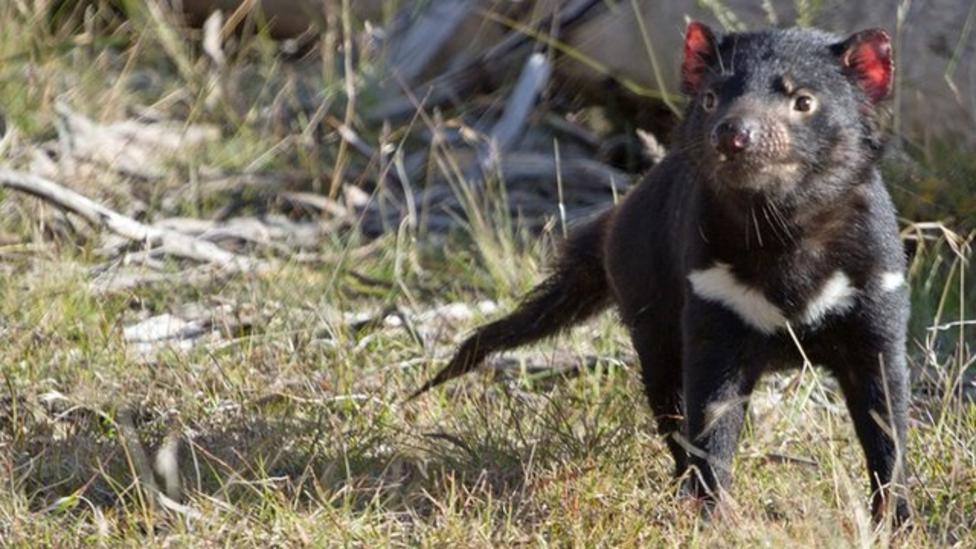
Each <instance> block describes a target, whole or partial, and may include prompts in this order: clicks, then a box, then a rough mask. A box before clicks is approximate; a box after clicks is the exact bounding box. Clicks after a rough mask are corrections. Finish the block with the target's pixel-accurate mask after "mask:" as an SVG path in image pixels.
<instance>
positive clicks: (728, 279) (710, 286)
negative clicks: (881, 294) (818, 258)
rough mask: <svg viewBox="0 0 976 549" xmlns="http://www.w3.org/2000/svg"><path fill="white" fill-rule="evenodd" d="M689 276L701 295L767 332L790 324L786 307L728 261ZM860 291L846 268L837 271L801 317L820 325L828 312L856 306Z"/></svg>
mask: <svg viewBox="0 0 976 549" xmlns="http://www.w3.org/2000/svg"><path fill="white" fill-rule="evenodd" d="M688 280H689V281H690V282H691V288H692V290H693V291H694V292H695V294H696V295H698V297H701V298H702V299H705V300H707V301H715V302H718V303H721V304H722V305H724V306H726V307H728V308H729V309H731V310H732V312H734V313H735V314H737V315H738V316H739V318H741V319H742V320H743V321H744V322H745V323H746V324H748V325H750V326H752V327H753V328H755V329H756V330H759V331H760V332H762V333H764V334H767V335H771V334H774V333H776V331H778V330H780V329H782V328H784V327H786V322H787V320H788V319H787V318H786V316H785V315H784V314H783V311H782V310H781V309H780V308H779V307H778V306H776V305H775V304H774V303H772V302H770V301H769V299H767V298H766V296H765V295H764V294H763V292H762V290H761V289H758V288H754V287H752V286H749V285H747V284H743V283H742V282H741V281H740V280H739V279H737V278H736V277H735V275H734V274H732V269H731V267H730V266H729V265H728V264H727V263H716V264H715V265H714V266H712V267H710V268H708V269H705V270H701V271H692V272H691V274H689V275H688ZM856 294H857V289H855V288H854V287H853V286H851V281H850V279H849V278H848V277H847V275H846V274H844V273H843V271H835V272H834V274H832V275H831V276H830V278H828V279H827V281H826V282H824V284H823V287H822V288H821V289H820V291H819V292H818V293H817V294H816V295H814V296H813V297H812V298H811V299H810V300H809V301H808V302H807V304H806V307H804V309H803V313H802V314H801V315H800V317H799V319H798V320H799V321H800V322H801V323H803V324H806V325H816V324H818V323H819V322H820V321H821V320H823V319H824V317H826V316H827V315H828V314H831V313H836V312H844V311H848V310H850V309H851V308H852V307H853V306H854V301H855V300H854V298H855V296H856Z"/></svg>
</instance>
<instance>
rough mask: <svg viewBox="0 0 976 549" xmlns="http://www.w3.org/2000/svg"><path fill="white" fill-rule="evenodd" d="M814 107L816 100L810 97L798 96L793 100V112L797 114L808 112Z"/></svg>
mask: <svg viewBox="0 0 976 549" xmlns="http://www.w3.org/2000/svg"><path fill="white" fill-rule="evenodd" d="M815 106H816V100H815V99H814V98H813V96H812V95H805V94H804V95H798V96H796V98H795V99H793V110H795V111H799V112H810V111H812V110H813V108H814V107H815Z"/></svg>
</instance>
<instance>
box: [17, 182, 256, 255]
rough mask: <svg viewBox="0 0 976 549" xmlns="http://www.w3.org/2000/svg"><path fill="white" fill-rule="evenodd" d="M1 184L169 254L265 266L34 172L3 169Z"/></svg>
mask: <svg viewBox="0 0 976 549" xmlns="http://www.w3.org/2000/svg"><path fill="white" fill-rule="evenodd" d="M0 187H9V188H11V189H14V190H16V191H21V192H24V193H27V194H30V195H33V196H36V197H38V198H40V199H42V200H45V201H47V202H51V203H52V204H55V205H57V206H58V207H60V208H63V209H65V210H68V211H70V212H72V213H74V214H77V215H79V216H81V217H82V218H83V219H84V220H85V221H87V222H88V223H90V224H92V225H94V226H96V227H104V228H106V229H108V230H110V231H112V232H113V233H115V234H118V235H120V236H123V237H125V238H128V239H129V240H133V241H137V242H146V243H148V244H149V245H150V246H159V247H160V248H161V249H162V251H164V252H165V253H168V254H170V255H174V256H177V257H183V258H186V259H194V260H197V261H204V262H207V263H215V264H217V265H220V266H221V267H224V268H227V269H233V270H237V271H255V270H259V269H260V268H262V267H263V266H264V264H263V263H261V262H257V261H254V260H253V259H251V258H248V257H244V256H240V255H237V254H234V253H231V252H228V251H227V250H224V249H223V248H221V247H219V246H217V245H215V244H213V243H211V242H207V241H204V240H201V239H199V238H193V237H191V236H187V235H184V234H180V233H178V232H176V231H172V230H168V229H162V228H158V227H151V226H149V225H145V224H143V223H140V222H138V221H136V220H135V219H132V218H131V217H127V216H124V215H122V214H120V213H118V212H115V211H112V210H110V209H108V208H106V207H105V206H102V205H101V204H98V203H97V202H94V201H92V200H90V199H88V198H86V197H84V196H82V195H80V194H78V193H76V192H74V191H72V190H70V189H66V188H65V187H62V186H61V185H58V184H57V183H55V182H53V181H50V180H48V179H45V178H43V177H39V176H36V175H33V174H29V173H24V172H17V171H13V170H8V169H4V168H0Z"/></svg>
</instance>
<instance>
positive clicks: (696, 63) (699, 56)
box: [681, 21, 718, 95]
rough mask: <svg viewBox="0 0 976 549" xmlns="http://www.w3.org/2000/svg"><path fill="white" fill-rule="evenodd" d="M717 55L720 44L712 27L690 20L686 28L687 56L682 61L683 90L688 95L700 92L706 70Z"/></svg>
mask: <svg viewBox="0 0 976 549" xmlns="http://www.w3.org/2000/svg"><path fill="white" fill-rule="evenodd" d="M717 56H718V44H717V42H716V41H715V33H713V32H712V29H710V28H708V26H707V25H705V24H704V23H701V22H699V21H691V22H689V23H688V29H687V30H685V58H684V60H683V61H682V63H681V91H682V92H684V93H686V94H688V95H694V94H696V93H698V89H699V88H700V87H701V83H702V80H703V79H704V78H705V71H707V70H708V68H709V67H711V66H712V64H714V62H715V60H716V59H717Z"/></svg>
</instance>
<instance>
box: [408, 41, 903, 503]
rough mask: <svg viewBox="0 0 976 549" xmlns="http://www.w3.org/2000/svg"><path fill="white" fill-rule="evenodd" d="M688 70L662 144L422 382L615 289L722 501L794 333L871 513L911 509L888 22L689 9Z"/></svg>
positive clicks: (653, 382) (673, 446)
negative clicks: (820, 377)
mask: <svg viewBox="0 0 976 549" xmlns="http://www.w3.org/2000/svg"><path fill="white" fill-rule="evenodd" d="M681 76H682V91H683V92H684V93H685V94H686V95H687V96H688V98H689V101H688V106H687V108H686V110H685V112H684V117H683V121H682V122H681V123H680V125H679V126H678V127H677V129H676V130H675V134H674V137H673V141H672V143H673V144H672V147H671V151H670V153H669V154H668V155H667V156H666V157H665V158H664V159H663V160H662V161H661V162H660V163H659V164H658V165H657V166H655V167H654V169H653V170H652V171H651V172H650V173H649V174H648V175H647V177H646V178H645V179H644V180H643V181H642V182H641V183H640V184H639V185H637V186H636V187H635V188H634V189H633V190H632V191H631V192H630V193H629V194H628V195H627V196H626V198H625V199H624V200H623V201H622V202H621V203H620V204H619V205H617V206H615V207H613V208H612V209H610V210H609V211H607V212H606V213H604V214H603V215H602V216H600V217H599V218H597V219H596V220H595V221H593V222H591V223H589V224H587V225H585V226H583V227H582V228H580V229H579V230H578V231H576V232H575V233H574V234H571V236H570V237H569V238H568V239H567V241H566V242H565V244H564V246H563V249H562V251H561V254H560V256H559V258H558V261H557V262H556V265H555V269H554V272H553V273H552V275H551V276H549V277H548V278H547V279H546V280H545V281H544V282H542V283H541V284H540V285H539V286H538V287H536V288H535V289H534V290H532V292H531V293H530V294H529V295H528V296H527V297H526V298H525V299H524V301H523V302H522V303H521V305H520V306H519V307H518V309H516V310H515V311H514V312H513V313H511V314H509V315H508V316H506V317H504V318H502V319H500V320H497V321H495V322H492V323H490V324H487V325H485V326H482V327H480V328H478V329H477V330H476V331H475V332H474V334H473V335H471V336H470V337H469V338H468V339H467V340H465V341H464V343H463V344H462V345H461V347H460V349H459V350H458V351H457V354H456V355H455V356H454V357H453V359H452V360H451V362H450V363H449V364H448V365H447V366H446V367H445V368H444V370H442V371H441V372H440V373H438V374H437V376H436V377H434V378H433V379H432V380H430V381H429V382H427V383H426V384H425V385H424V386H423V387H422V388H421V389H420V390H419V391H418V392H417V393H416V394H415V396H416V395H417V394H420V393H422V392H424V391H426V390H427V389H429V388H431V387H434V386H436V385H438V384H440V383H443V382H444V381H446V380H448V379H451V378H453V377H455V376H458V375H460V374H463V373H465V372H468V371H470V370H472V369H473V368H475V367H476V366H478V364H479V363H481V362H482V360H484V359H485V357H487V356H488V355H489V354H491V353H494V352H497V351H501V350H505V349H510V348H514V347H517V346H520V345H524V344H527V343H530V342H533V341H537V340H539V339H541V338H544V337H547V336H550V335H553V334H555V333H557V332H559V331H560V330H562V329H565V328H568V327H570V326H573V325H575V324H577V323H579V322H581V321H583V320H584V319H586V318H587V317H590V316H591V315H593V314H595V313H597V312H599V311H601V310H603V309H604V308H606V307H607V306H609V305H610V304H615V305H616V307H617V309H618V311H619V313H620V317H621V319H622V320H623V322H624V324H625V325H626V326H627V328H628V329H629V331H630V334H631V337H632V340H633V344H634V346H635V347H636V350H637V354H638V356H639V358H640V363H641V369H642V374H643V380H644V384H645V387H646V392H647V397H648V399H649V400H650V405H651V408H652V410H653V412H654V415H655V417H656V421H657V425H658V429H659V431H660V433H661V434H662V435H664V436H665V439H666V441H667V446H668V447H669V449H670V451H671V453H672V455H673V456H674V460H675V463H676V473H677V474H678V475H685V473H686V472H690V473H691V474H688V475H687V476H686V480H685V483H686V484H685V488H686V490H688V491H690V493H692V494H694V495H697V496H699V497H702V498H704V499H705V500H706V501H715V500H716V498H717V497H720V496H721V494H722V491H723V490H724V489H726V487H727V486H728V484H729V481H730V479H731V462H732V457H733V453H734V450H735V446H736V443H737V439H738V437H739V432H740V429H741V427H742V422H743V417H744V415H745V412H746V405H747V400H748V397H749V394H750V392H751V391H752V389H753V387H754V386H755V384H756V381H757V380H758V379H759V377H760V375H762V374H763V372H765V371H768V370H770V369H773V368H778V367H781V366H783V365H786V364H788V363H789V364H796V363H797V362H799V361H798V357H800V356H801V355H800V353H799V352H798V347H799V349H802V351H803V353H804V354H805V356H806V357H808V358H809V359H810V360H811V361H812V362H814V363H816V364H821V365H823V366H824V367H825V368H826V369H827V370H828V371H830V372H831V373H832V374H833V375H834V376H835V377H836V378H837V380H838V383H839V385H840V388H841V389H842V391H843V394H844V397H845V399H846V402H847V406H848V409H849V411H850V415H851V418H852V419H853V421H854V427H855V430H856V432H857V436H858V438H859V439H860V442H861V446H862V447H863V449H864V453H865V455H866V457H867V469H868V475H869V477H870V483H871V488H872V494H873V496H872V507H873V510H874V512H875V516H876V517H877V516H880V514H881V513H882V512H883V511H884V509H886V508H888V505H887V504H888V503H891V504H893V507H894V510H895V514H896V518H897V519H899V520H900V519H904V518H906V517H907V514H908V506H907V502H906V499H905V496H904V494H903V490H899V489H893V486H894V484H896V483H898V482H899V481H900V480H901V471H902V469H903V464H902V451H903V449H904V442H905V423H906V405H907V400H908V392H907V391H908V389H907V384H908V374H907V367H906V362H905V338H906V322H907V318H908V313H909V305H908V292H907V287H906V283H905V274H904V273H905V254H904V250H903V247H902V244H901V241H900V239H899V236H898V227H897V224H896V220H895V210H894V207H893V206H892V203H891V199H890V197H889V195H888V193H887V191H886V189H885V187H884V184H883V182H882V179H881V176H880V175H879V172H878V169H877V163H878V160H879V157H880V156H881V155H882V150H883V146H884V141H885V138H884V131H883V129H882V127H883V123H882V118H883V117H882V114H881V113H882V112H883V108H882V105H881V103H882V101H883V100H884V99H885V98H887V97H888V95H889V93H890V91H891V87H892V76H893V64H892V52H891V42H890V39H889V36H888V34H887V33H886V32H885V31H883V30H880V29H873V30H866V31H862V32H859V33H857V34H854V35H853V36H851V37H849V38H847V39H842V38H840V37H837V36H834V35H831V34H828V33H826V32H822V31H818V30H813V29H786V30H768V31H761V32H746V33H731V34H725V35H719V34H716V33H714V32H713V31H712V30H711V29H709V28H708V27H707V26H705V25H704V24H702V23H699V22H692V23H690V24H689V25H688V28H687V30H686V33H685V44H684V59H683V63H682V66H681Z"/></svg>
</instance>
